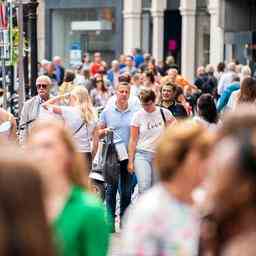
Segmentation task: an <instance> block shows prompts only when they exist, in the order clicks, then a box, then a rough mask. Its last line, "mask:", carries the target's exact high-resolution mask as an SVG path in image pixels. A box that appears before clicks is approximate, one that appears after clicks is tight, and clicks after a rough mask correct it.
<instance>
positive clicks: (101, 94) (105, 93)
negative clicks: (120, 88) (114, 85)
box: [90, 76, 111, 107]
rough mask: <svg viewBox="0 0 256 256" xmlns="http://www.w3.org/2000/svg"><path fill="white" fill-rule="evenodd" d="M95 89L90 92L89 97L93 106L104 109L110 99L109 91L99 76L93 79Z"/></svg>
mask: <svg viewBox="0 0 256 256" xmlns="http://www.w3.org/2000/svg"><path fill="white" fill-rule="evenodd" d="M95 85H96V87H95V88H94V89H93V90H91V93H90V96H91V99H92V103H93V106H95V107H105V106H106V103H107V101H108V99H109V97H110V95H111V94H110V91H109V89H108V87H107V86H106V84H105V81H104V79H103V78H102V77H101V76H97V77H96V78H95Z"/></svg>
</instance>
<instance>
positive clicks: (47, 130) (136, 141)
mask: <svg viewBox="0 0 256 256" xmlns="http://www.w3.org/2000/svg"><path fill="white" fill-rule="evenodd" d="M36 88H37V92H38V94H37V96H34V97H32V98H31V99H29V100H28V101H26V102H25V103H24V106H23V110H22V112H21V115H20V119H19V125H18V128H17V124H16V120H15V119H14V117H13V116H12V115H11V114H10V113H8V112H7V111H6V110H4V109H0V146H1V147H2V151H1V152H3V153H2V154H1V155H0V184H1V186H0V190H2V193H0V194H1V197H2V200H0V205H1V206H2V207H0V225H2V232H3V236H2V238H1V239H2V243H0V250H2V251H3V253H5V254H7V253H13V254H14V253H15V254H20V255H25V253H26V254H28V255H87V256H105V255H107V254H108V249H109V244H110V234H111V233H114V232H116V231H117V230H119V229H120V230H121V240H120V243H121V252H120V255H124V256H133V255H140V256H144V255H145V256H151V255H152V256H153V255H163V256H167V255H191V256H192V255H193V256H194V255H203V256H204V255H211V256H217V255H224V256H225V255H231V256H232V255H249V256H250V255H255V254H254V253H255V251H256V247H255V245H254V244H255V243H254V240H255V239H256V237H255V231H256V227H254V221H253V219H254V218H255V216H256V211H255V207H254V196H255V194H254V190H255V184H256V178H255V177H256V176H255V173H256V155H255V152H256V141H255V138H256V137H255V134H256V106H255V104H256V80H255V79H254V78H253V75H252V71H251V69H250V67H249V66H243V65H240V64H239V63H236V62H230V63H228V64H227V65H225V64H224V63H220V64H219V65H218V66H217V67H216V68H215V67H214V66H213V65H208V66H206V67H203V66H200V67H198V69H197V71H196V77H195V81H187V80H186V78H185V77H183V76H182V74H180V71H179V67H178V66H177V65H176V64H175V61H174V58H173V57H171V56H170V57H168V58H167V59H166V61H165V62H164V63H162V64H159V63H156V61H155V60H154V58H153V57H152V56H150V55H149V54H144V55H142V54H141V52H140V51H139V50H138V49H135V50H133V51H132V53H131V55H121V56H120V58H119V59H118V60H117V59H116V60H113V61H112V63H111V67H108V65H107V63H106V62H104V60H103V59H102V57H101V54H100V53H99V52H97V53H95V54H94V57H93V60H92V61H90V59H89V55H88V54H87V53H85V54H84V55H83V59H82V62H81V64H79V65H77V66H75V67H73V68H72V69H65V68H64V67H63V64H62V60H61V58H60V57H58V56H56V57H54V58H53V60H52V62H50V61H48V60H43V61H41V63H40V68H39V74H38V78H37V80H36ZM110 131H112V132H113V144H114V148H115V153H116V155H117V159H118V165H117V166H118V173H115V175H116V176H117V177H116V179H114V181H113V180H112V181H111V182H110V181H108V180H106V181H105V200H104V202H102V200H101V198H99V197H98V196H97V195H96V194H94V191H93V189H92V181H91V179H90V178H89V174H90V172H91V170H92V168H93V163H94V161H95V159H96V158H97V157H98V155H99V150H100V148H101V147H100V146H101V143H102V140H103V139H104V138H106V136H107V135H108V134H109V132H110ZM96 160H97V159H96ZM254 172H255V173H254ZM136 186H137V187H138V189H136ZM136 191H137V192H136ZM134 193H136V197H135V198H134V197H132V196H133V195H134ZM117 194H119V198H120V201H119V202H117ZM132 198H133V199H132ZM118 203H119V204H120V207H119V211H117V204H118ZM117 215H119V216H117ZM116 220H118V222H117V221H116Z"/></svg>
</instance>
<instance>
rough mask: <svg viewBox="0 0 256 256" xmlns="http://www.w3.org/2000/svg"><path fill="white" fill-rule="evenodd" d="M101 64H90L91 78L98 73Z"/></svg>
mask: <svg viewBox="0 0 256 256" xmlns="http://www.w3.org/2000/svg"><path fill="white" fill-rule="evenodd" d="M102 67H103V66H102V64H99V63H95V62H94V63H92V65H91V67H90V73H91V75H92V76H94V75H95V74H97V73H99V71H100V69H101V68H102Z"/></svg>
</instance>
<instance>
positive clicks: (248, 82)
mask: <svg viewBox="0 0 256 256" xmlns="http://www.w3.org/2000/svg"><path fill="white" fill-rule="evenodd" d="M255 102H256V80H255V79H253V78H252V77H246V78H244V79H243V81H242V82H241V87H240V90H239V91H235V92H233V93H232V95H231V97H230V99H229V102H228V107H229V108H230V109H231V110H235V109H237V107H238V105H239V104H242V103H253V104H255Z"/></svg>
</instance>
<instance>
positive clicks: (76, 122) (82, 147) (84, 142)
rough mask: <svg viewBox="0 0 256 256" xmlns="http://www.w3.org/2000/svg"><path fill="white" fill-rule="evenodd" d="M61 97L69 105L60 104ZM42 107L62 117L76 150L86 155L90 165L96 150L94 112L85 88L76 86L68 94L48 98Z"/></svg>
mask: <svg viewBox="0 0 256 256" xmlns="http://www.w3.org/2000/svg"><path fill="white" fill-rule="evenodd" d="M63 97H65V98H68V101H69V106H61V105H60V104H61V101H62V99H63ZM43 107H44V108H46V109H48V110H52V111H53V112H54V113H56V114H59V115H61V116H62V117H63V119H64V122H65V124H66V126H67V127H68V128H69V129H70V130H71V132H72V133H73V138H74V141H75V145H76V149H77V151H78V152H81V153H83V154H84V155H85V156H86V157H87V160H88V162H89V167H91V161H92V158H93V156H94V155H95V152H96V150H97V136H96V114H95V110H94V108H93V106H92V102H91V99H90V96H89V94H88V91H87V89H86V88H84V87H82V86H76V87H75V88H74V89H73V90H72V91H71V93H70V94H65V95H64V96H58V97H55V98H53V99H50V100H48V101H47V102H45V103H44V104H43ZM91 143H92V146H91Z"/></svg>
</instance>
